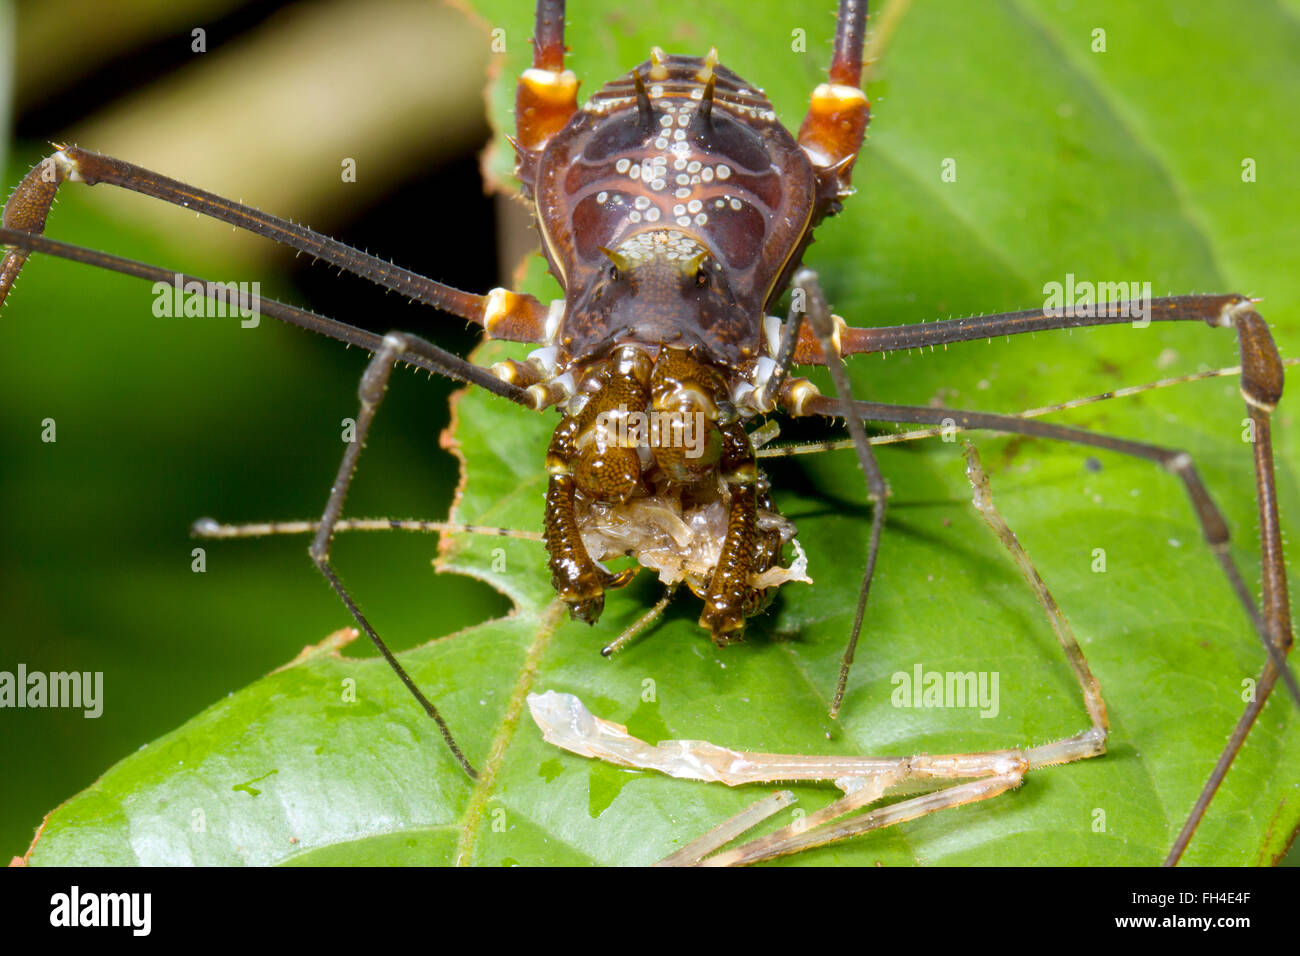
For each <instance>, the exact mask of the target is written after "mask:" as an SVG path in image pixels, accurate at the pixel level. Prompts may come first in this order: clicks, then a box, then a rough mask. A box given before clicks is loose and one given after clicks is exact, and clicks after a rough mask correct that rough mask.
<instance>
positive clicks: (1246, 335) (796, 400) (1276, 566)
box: [783, 296, 1297, 864]
mask: <svg viewBox="0 0 1300 956" xmlns="http://www.w3.org/2000/svg"><path fill="white" fill-rule="evenodd" d="M1204 298H1209V297H1204ZM1219 298H1227V299H1230V300H1232V302H1231V304H1230V305H1229V306H1226V307H1225V308H1224V310H1223V318H1222V321H1221V322H1218V323H1215V324H1224V325H1228V324H1231V325H1235V326H1236V328H1237V329H1238V333H1239V336H1240V339H1241V352H1242V366H1243V370H1242V384H1241V389H1242V394H1243V395H1244V396H1245V398H1246V401H1247V405H1248V411H1249V414H1250V416H1251V421H1252V423H1253V425H1254V428H1255V442H1254V458H1255V471H1256V493H1257V498H1258V506H1259V515H1260V539H1261V578H1262V588H1261V590H1262V600H1261V607H1262V611H1261V610H1260V609H1257V608H1256V606H1255V604H1254V601H1253V600H1251V598H1250V593H1249V591H1248V590H1247V589H1246V587H1245V584H1244V583H1243V582H1242V579H1241V575H1240V573H1238V571H1237V568H1236V565H1235V562H1233V560H1232V557H1231V555H1230V554H1229V553H1228V549H1227V540H1228V528H1227V524H1226V522H1225V521H1224V519H1223V516H1222V513H1221V512H1220V511H1219V509H1218V507H1217V506H1216V505H1215V504H1214V501H1213V499H1212V498H1211V497H1210V494H1209V492H1208V490H1207V489H1206V488H1205V486H1204V484H1203V483H1202V481H1201V479H1200V476H1199V474H1198V473H1197V471H1196V467H1195V464H1194V463H1193V461H1192V458H1191V456H1190V455H1188V454H1187V453H1186V452H1183V451H1178V450H1173V449H1168V448H1161V447H1159V446H1155V445H1150V444H1147V443H1144V442H1135V441H1129V440H1126V439H1120V438H1113V437H1110V436H1107V435H1098V434H1094V433H1092V432H1088V431H1083V430H1081V429H1076V428H1069V427H1067V426H1062V425H1050V424H1047V423H1044V422H1037V421H1029V420H1024V419H1019V418H1014V417H1012V416H1007V415H994V414H988V413H984V412H966V411H958V410H955V409H944V408H932V407H928V408H922V407H916V406H902V405H883V404H878V403H874V402H863V401H855V402H854V403H853V412H854V415H855V416H856V417H860V418H862V419H863V420H866V421H885V422H904V423H911V424H940V423H942V422H943V421H944V420H945V419H947V420H950V421H952V422H954V423H955V424H956V425H957V427H959V428H965V429H976V428H978V429H988V430H990V431H999V432H1005V433H1008V434H1017V435H1027V436H1030V437H1035V438H1048V439H1054V440H1058V441H1067V442H1071V443H1074V444H1080V445H1087V446H1090V447H1094V448H1101V449H1104V450H1108V451H1114V452H1118V453H1120V454H1124V455H1130V456H1133V457H1137V458H1143V459H1146V460H1148V461H1151V462H1154V463H1156V464H1159V465H1160V466H1161V467H1163V468H1165V469H1166V470H1167V471H1170V472H1172V473H1173V474H1175V475H1177V476H1178V477H1179V478H1180V479H1181V480H1182V481H1183V484H1184V486H1185V487H1186V489H1187V492H1188V495H1189V497H1190V498H1191V500H1192V505H1193V508H1194V509H1195V511H1196V514H1197V518H1198V521H1199V522H1200V524H1201V527H1202V530H1203V532H1204V535H1205V538H1206V540H1207V541H1208V542H1209V544H1210V546H1211V548H1212V549H1213V550H1214V552H1215V554H1216V555H1217V556H1218V558H1219V563H1220V566H1221V567H1222V568H1223V569H1224V573H1225V575H1226V576H1227V577H1228V580H1229V582H1230V583H1231V585H1232V587H1233V590H1234V592H1236V593H1237V595H1238V597H1239V598H1240V600H1241V601H1242V603H1243V606H1244V607H1245V609H1246V610H1247V613H1248V614H1249V615H1250V617H1251V620H1252V622H1253V623H1255V624H1256V627H1257V630H1258V631H1259V633H1260V635H1261V638H1262V640H1263V641H1264V644H1265V647H1266V648H1267V649H1268V652H1269V659H1268V660H1267V661H1266V663H1265V666H1264V670H1263V672H1262V673H1261V675H1260V678H1259V681H1258V683H1257V687H1256V696H1255V700H1253V701H1252V702H1251V703H1250V704H1249V706H1248V707H1247V708H1246V711H1245V713H1244V714H1243V715H1242V717H1241V719H1240V720H1239V722H1238V724H1237V728H1236V729H1235V730H1234V732H1233V735H1232V738H1231V739H1230V740H1229V742H1228V745H1227V747H1226V748H1225V750H1224V751H1223V754H1222V756H1221V757H1220V758H1219V762H1218V763H1217V764H1216V766H1215V769H1214V772H1213V773H1212V774H1211V777H1210V779H1209V780H1208V781H1207V782H1206V785H1205V788H1204V790H1203V791H1202V794H1201V797H1200V798H1199V799H1198V800H1197V802H1196V805H1195V806H1194V807H1193V809H1192V811H1191V814H1190V816H1189V818H1188V821H1187V823H1186V824H1185V825H1184V828H1183V832H1182V833H1181V834H1180V836H1179V838H1178V842H1177V843H1176V844H1175V846H1174V848H1173V850H1171V852H1170V857H1169V859H1168V860H1167V861H1166V862H1167V863H1169V864H1172V863H1176V862H1177V860H1178V858H1179V856H1180V855H1181V853H1182V850H1183V849H1184V848H1185V847H1186V845H1187V843H1188V842H1189V841H1190V839H1191V835H1192V833H1193V832H1194V831H1195V828H1196V826H1197V824H1198V823H1199V822H1200V819H1201V817H1202V816H1203V815H1204V813H1205V810H1206V808H1207V807H1208V806H1209V803H1210V800H1211V799H1212V798H1213V795H1214V793H1215V791H1216V790H1217V789H1218V786H1219V784H1220V783H1221V782H1222V780H1223V777H1224V776H1225V775H1226V773H1227V771H1228V768H1229V767H1230V766H1231V764H1232V761H1233V759H1235V757H1236V754H1237V752H1239V750H1240V748H1241V746H1242V744H1243V743H1244V741H1245V738H1246V735H1247V734H1248V733H1249V731H1250V727H1251V726H1252V725H1253V723H1254V721H1255V719H1256V718H1257V717H1258V715H1259V713H1260V711H1261V710H1262V709H1263V706H1264V703H1265V702H1266V700H1267V698H1268V696H1269V694H1270V693H1271V692H1272V689H1273V686H1274V684H1275V683H1276V682H1277V680H1278V678H1279V677H1282V678H1283V679H1284V680H1286V682H1287V684H1288V687H1289V688H1290V689H1291V692H1292V694H1293V695H1297V689H1296V687H1295V678H1294V675H1292V674H1291V672H1290V670H1289V668H1287V666H1286V663H1285V655H1286V653H1287V652H1288V651H1289V650H1290V648H1291V645H1292V635H1291V612H1290V598H1289V595H1288V593H1287V582H1286V569H1285V565H1284V561H1283V552H1282V539H1281V526H1280V523H1279V521H1278V515H1277V494H1276V482H1275V478H1274V474H1273V452H1272V438H1271V432H1270V412H1271V410H1272V408H1273V407H1274V406H1275V404H1276V402H1277V399H1278V398H1279V397H1280V395H1281V391H1282V365H1281V362H1280V360H1279V359H1278V357H1277V352H1276V349H1275V348H1273V342H1272V337H1271V336H1270V335H1269V334H1268V330H1267V326H1265V325H1264V321H1263V319H1261V318H1260V317H1259V316H1258V315H1257V314H1256V313H1255V312H1254V310H1253V308H1251V307H1250V304H1249V301H1248V300H1245V299H1242V298H1241V297H1239V296H1238V297H1219ZM1198 317H1199V316H1198ZM793 384H794V383H787V387H786V389H785V392H784V393H783V398H785V399H787V400H788V407H791V408H792V410H796V414H818V415H825V416H833V417H838V416H840V415H843V414H844V407H843V404H842V402H841V401H840V400H838V399H831V398H827V397H823V396H810V395H807V394H799V395H797V396H796V395H794V394H793V393H794V389H793V388H792V387H791V385H793ZM851 420H852V419H850V421H851Z"/></svg>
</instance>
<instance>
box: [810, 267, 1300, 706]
mask: <svg viewBox="0 0 1300 956" xmlns="http://www.w3.org/2000/svg"><path fill="white" fill-rule="evenodd" d="M1067 311H1068V314H1061V313H1060V311H1059V310H1050V309H1047V308H1043V309H1029V310H1026V311H1023V312H1007V313H1000V314H997V315H985V316H974V317H972V318H968V319H950V320H947V321H942V322H932V323H928V324H926V323H922V324H920V325H908V326H892V327H882V328H876V329H855V328H848V327H845V328H842V329H840V330H839V333H840V334H839V337H838V340H837V342H836V344H837V345H838V347H839V352H840V354H844V355H847V354H852V353H858V352H891V351H897V350H900V349H907V348H916V347H921V346H924V345H931V346H933V345H946V344H949V343H952V342H964V341H970V340H973V339H979V338H989V337H992V336H995V335H1018V334H1023V333H1025V332H1038V331H1050V330H1054V329H1064V328H1078V327H1083V326H1092V325H1111V324H1116V323H1119V322H1138V321H1140V322H1142V323H1147V322H1188V321H1200V322H1205V323H1206V324H1208V325H1210V326H1212V327H1216V328H1234V329H1236V330H1237V343H1238V351H1239V353H1240V355H1241V394H1242V397H1243V398H1244V399H1245V400H1246V406H1247V411H1248V413H1249V414H1250V416H1251V422H1252V427H1253V428H1254V429H1255V432H1256V436H1257V439H1258V440H1257V441H1256V445H1255V452H1256V453H1255V491H1256V498H1257V500H1258V502H1259V508H1260V526H1261V559H1262V561H1263V563H1264V568H1263V574H1262V576H1263V578H1264V588H1263V602H1262V603H1263V606H1264V615H1263V616H1262V617H1261V615H1260V613H1259V610H1258V609H1257V608H1256V606H1255V602H1254V599H1253V598H1252V597H1251V596H1250V592H1249V591H1248V590H1247V589H1246V586H1245V585H1244V583H1242V580H1241V575H1240V573H1239V572H1238V571H1237V568H1236V565H1235V562H1233V560H1232V557H1231V555H1230V554H1229V552H1228V547H1227V525H1226V523H1225V522H1224V521H1223V519H1222V516H1221V515H1219V514H1218V509H1217V508H1215V507H1214V505H1213V502H1212V501H1210V499H1209V496H1208V494H1207V493H1206V492H1205V490H1204V487H1203V486H1200V481H1199V478H1198V479H1196V485H1197V486H1198V488H1199V494H1198V491H1197V490H1196V489H1194V488H1192V487H1191V485H1190V484H1189V488H1188V490H1189V491H1190V492H1192V496H1193V501H1194V503H1196V506H1197V513H1198V515H1199V516H1200V517H1201V525H1202V528H1203V529H1204V531H1205V536H1206V539H1207V540H1209V542H1210V545H1211V547H1212V548H1213V549H1214V552H1215V555H1216V556H1217V557H1218V559H1219V563H1220V565H1221V566H1222V567H1223V570H1224V574H1225V575H1227V577H1228V580H1229V582H1230V583H1231V584H1232V587H1233V589H1234V591H1236V593H1237V595H1238V597H1239V598H1240V599H1241V601H1242V604H1243V606H1244V607H1245V608H1246V611H1247V614H1249V615H1250V617H1251V620H1252V622H1254V624H1255V629H1256V631H1257V632H1258V634H1259V636H1260V640H1261V641H1262V642H1263V643H1264V646H1265V648H1266V649H1267V650H1268V652H1269V656H1270V659H1271V660H1272V661H1273V664H1274V666H1275V667H1276V668H1277V670H1278V672H1279V674H1280V675H1281V677H1282V679H1283V681H1284V682H1285V683H1286V686H1287V689H1288V690H1289V691H1290V693H1291V696H1292V697H1293V698H1295V700H1296V701H1297V703H1300V685H1297V683H1296V680H1295V677H1294V676H1293V675H1292V673H1291V671H1290V669H1289V668H1288V667H1287V666H1286V662H1285V659H1284V654H1285V652H1286V650H1287V649H1288V648H1289V647H1290V643H1291V626H1290V610H1289V607H1288V606H1287V601H1288V598H1287V587H1286V570H1285V566H1284V563H1283V560H1284V559H1283V555H1282V543H1281V530H1280V526H1279V522H1278V517H1277V504H1276V497H1277V491H1276V487H1275V480H1274V478H1273V466H1272V457H1271V447H1272V443H1271V440H1270V436H1269V422H1270V415H1271V413H1272V411H1273V409H1274V408H1275V407H1276V406H1277V403H1278V401H1279V399H1280V398H1281V396H1282V387H1283V381H1284V374H1283V363H1282V360H1281V358H1280V356H1279V355H1278V352H1277V346H1276V345H1275V344H1274V343H1273V336H1272V335H1271V333H1270V332H1269V329H1268V324H1267V323H1266V322H1265V321H1264V319H1263V318H1262V317H1261V316H1260V315H1259V313H1258V312H1257V311H1255V307H1254V302H1253V301H1252V300H1251V299H1248V298H1247V297H1245V296H1243V295H1237V294H1235V293H1234V294H1227V295H1186V296H1170V297H1166V298H1159V299H1152V300H1150V301H1147V302H1143V301H1134V302H1123V303H1110V304H1105V305H1096V306H1092V307H1089V308H1086V309H1077V308H1076V309H1072V310H1067ZM830 352H831V350H828V349H826V348H824V347H823V346H822V345H821V343H820V342H818V341H817V340H816V338H815V336H814V337H810V336H807V335H805V336H804V337H803V339H802V340H801V341H800V345H799V347H798V348H797V349H796V350H795V359H794V360H795V362H806V363H808V364H826V363H827V356H828V355H830ZM795 398H796V404H798V402H799V401H801V400H802V396H801V395H800V396H795ZM881 407H883V406H881ZM795 414H800V412H799V411H798V410H797V409H796V411H795ZM822 414H830V413H828V412H825V411H823V412H822ZM880 420H882V421H885V420H889V421H894V420H899V419H880ZM910 420H911V421H918V422H919V421H922V419H910ZM976 427H985V426H976ZM999 430H1005V429H999ZM1065 433H1070V434H1076V435H1077V434H1085V433H1082V432H1078V431H1077V430H1074V429H1066V430H1064V432H1062V434H1065ZM1021 434H1031V432H1028V431H1026V432H1021ZM1045 437H1051V436H1050V435H1045ZM1066 440H1072V439H1066ZM1081 440H1082V439H1081ZM1261 444H1262V446H1263V447H1265V448H1268V449H1270V453H1269V458H1268V461H1267V463H1265V462H1264V461H1263V460H1262V459H1261V457H1260V455H1259V451H1260V448H1261ZM1148 451H1150V449H1148ZM1146 457H1151V456H1150V455H1149V454H1148V455H1147V456H1146ZM1153 460H1156V459H1153ZM1188 461H1189V462H1190V459H1188ZM1162 464H1165V467H1170V464H1169V463H1166V462H1162ZM1270 529H1271V530H1270Z"/></svg>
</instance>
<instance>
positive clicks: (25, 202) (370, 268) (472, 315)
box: [0, 146, 550, 342]
mask: <svg viewBox="0 0 1300 956" xmlns="http://www.w3.org/2000/svg"><path fill="white" fill-rule="evenodd" d="M65 182H80V183H86V184H87V185H91V186H94V185H97V184H99V183H105V184H108V185H110V186H120V187H122V188H123V189H129V190H132V191H133V192H138V193H142V194H143V195H146V196H152V197H153V198H155V199H161V200H163V201H164V202H169V203H174V204H175V205H178V206H184V207H185V208H186V209H190V210H192V211H194V212H197V213H201V214H203V215H205V216H211V217H212V218H214V219H220V220H221V221H222V222H228V223H230V224H231V225H232V226H235V227H237V228H240V229H246V230H248V231H249V232H253V233H256V234H257V235H259V236H265V237H266V238H268V239H271V240H274V241H275V242H278V243H280V244H282V245H286V246H289V247H290V248H292V249H297V250H298V251H300V252H306V253H308V254H309V255H311V256H313V257H314V258H317V259H321V260H323V261H325V262H328V263H330V264H331V265H335V266H338V267H339V268H340V269H343V270H345V271H347V272H351V273H353V274H354V275H358V276H361V277H362V278H365V279H369V280H370V281H371V282H374V283H376V284H377V285H380V286H382V287H383V288H385V289H392V290H393V291H395V292H400V293H402V294H403V295H405V296H407V297H409V298H410V299H412V300H414V301H416V302H421V303H423V304H425V305H431V306H433V307H434V308H437V309H441V310H443V311H444V312H450V313H451V314H452V315H458V316H460V317H461V318H463V319H467V320H469V321H471V322H476V323H478V324H479V325H481V326H483V327H484V328H485V329H487V331H488V332H489V333H491V334H493V335H494V336H496V337H498V338H504V339H510V340H512V341H516V342H541V341H543V340H544V339H545V335H546V324H547V318H548V316H549V312H550V310H549V309H548V308H547V307H546V306H544V305H542V303H541V302H539V301H537V299H535V298H533V297H532V296H529V295H518V294H516V293H514V292H510V291H509V290H507V289H493V290H492V291H491V292H489V293H488V294H487V295H474V294H472V293H469V292H462V291H460V290H459V289H454V288H452V287H451V286H448V285H444V284H442V283H441V282H435V281H434V280H433V279H427V278H425V277H424V276H421V275H417V274H416V273H414V272H410V271H408V270H406V269H402V268H399V267H397V266H395V265H393V264H392V263H391V262H386V261H385V260H383V259H380V258H378V257H376V256H372V255H370V254H368V253H365V252H362V251H361V250H359V249H353V248H352V247H351V246H348V245H345V244H344V243H341V242H339V241H337V240H335V239H331V238H329V237H328V236H323V235H321V234H320V233H318V232H315V231H313V230H311V229H308V228H307V227H305V226H299V225H297V224H295V223H292V222H289V221H288V220H285V219H280V218H278V217H276V216H271V215H268V214H267V213H264V212H261V211H259V210H257V209H253V208H252V207H250V206H245V205H243V204H241V203H237V202H234V201H232V200H229V199H224V198H222V197H221V196H218V195H216V194H214V193H210V192H207V191H205V190H202V189H197V188H195V187H194V186H190V185H187V184H186V183H182V182H179V181H178V180H175V179H169V178H168V177H166V176H163V175H161V174H159V173H155V172H152V171H150V170H148V169H144V168H143V167H140V166H136V165H133V164H131V163H128V162H124V161H123V160H120V159H114V158H113V157H111V156H101V155H99V154H98V153H92V152H90V151H88V150H84V149H80V148H78V147H76V146H65V147H62V148H60V149H59V150H58V151H57V152H56V153H54V154H53V155H51V156H48V157H46V158H45V159H44V160H42V161H41V162H40V163H38V164H37V165H36V166H35V167H33V168H32V170H31V172H29V173H28V174H27V175H26V176H25V177H23V180H22V182H21V183H19V184H18V187H17V188H16V189H15V190H14V191H13V194H12V195H10V197H9V201H8V202H7V203H5V207H4V216H3V224H4V227H5V229H7V230H15V231H17V232H25V233H33V234H38V235H39V234H41V233H44V231H45V221H46V219H47V217H48V216H49V212H50V207H51V205H52V204H53V203H54V197H55V195H56V193H57V192H58V189H59V186H60V185H62V184H63V183H65ZM5 243H6V244H7V245H10V246H11V247H13V248H10V249H9V250H8V251H7V252H6V254H5V257H4V260H3V261H2V262H0V305H3V304H4V300H5V297H6V296H7V295H8V294H9V290H10V289H11V288H13V284H14V280H15V279H17V278H18V274H19V272H21V271H22V267H23V265H24V263H25V262H26V261H27V257H28V254H29V252H30V251H31V250H33V249H37V248H38V247H37V246H35V245H33V244H31V243H27V242H24V241H23V240H21V239H18V238H16V237H13V236H12V234H11V235H10V236H9V237H8V238H6V239H5Z"/></svg>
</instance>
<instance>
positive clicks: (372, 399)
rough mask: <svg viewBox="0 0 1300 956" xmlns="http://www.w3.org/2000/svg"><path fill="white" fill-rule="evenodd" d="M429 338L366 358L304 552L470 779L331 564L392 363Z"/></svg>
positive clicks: (447, 736) (402, 338)
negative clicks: (352, 427) (338, 457)
mask: <svg viewBox="0 0 1300 956" xmlns="http://www.w3.org/2000/svg"><path fill="white" fill-rule="evenodd" d="M431 347H432V346H430V345H429V343H427V342H424V341H422V340H421V339H418V338H416V337H415V336H411V335H404V334H401V333H396V332H394V333H389V334H388V335H385V336H384V338H383V342H382V344H381V345H380V347H379V349H378V350H377V351H376V352H375V354H374V355H373V356H372V357H371V359H370V363H369V364H368V365H367V366H366V371H365V373H364V374H363V375H362V376H361V387H360V388H359V389H358V390H357V391H358V395H359V397H360V399H361V408H360V411H359V412H358V413H357V427H356V433H355V436H354V438H353V440H352V441H350V442H348V444H347V447H346V449H345V450H344V452H343V461H342V462H341V463H340V464H339V470H338V474H337V476H336V477H335V479H334V484H333V485H332V486H331V487H330V495H329V499H328V501H327V502H326V503H325V511H324V513H323V514H322V515H321V519H320V525H319V526H318V527H317V529H316V537H315V538H314V539H313V540H312V543H311V547H310V548H309V549H308V553H309V554H310V555H311V559H312V561H313V562H314V563H315V564H316V567H317V568H318V569H319V570H320V572H321V574H323V575H324V576H325V580H326V581H328V582H329V585H330V587H332V588H333V589H334V592H335V593H336V594H337V595H338V596H339V598H340V599H341V600H342V601H343V604H344V606H345V607H347V609H348V611H349V612H350V613H351V614H352V617H353V619H354V620H355V621H356V622H357V625H358V626H359V627H360V628H361V630H363V631H364V632H365V633H366V636H368V637H369V638H370V640H371V641H372V642H373V643H374V645H375V647H376V648H377V649H378V650H379V653H380V654H382V655H383V657H384V659H385V660H386V661H388V665H389V666H390V667H391V668H392V669H393V671H394V673H396V674H397V676H398V677H399V678H400V679H401V681H402V683H403V684H405V685H406V689H407V690H409V691H410V692H411V694H412V696H414V697H415V699H416V700H417V701H418V702H419V704H420V706H421V707H423V708H424V712H425V713H426V714H428V715H429V717H430V718H432V719H433V721H434V723H436V724H437V725H438V732H439V733H441V734H442V739H443V740H444V741H445V742H446V744H447V747H448V749H450V750H451V753H452V756H453V757H455V758H456V762H457V763H459V764H460V766H461V769H463V770H464V771H465V773H466V774H468V775H469V777H470V779H476V778H477V777H478V771H477V770H475V769H474V766H473V764H471V763H470V762H469V760H468V759H467V758H466V757H465V754H464V753H462V752H461V749H460V746H459V745H458V744H457V743H456V739H455V738H454V737H453V736H452V734H451V729H450V728H449V727H448V726H447V722H446V721H445V720H443V718H442V715H441V714H440V713H439V712H438V708H437V707H435V706H434V705H433V702H432V701H430V700H429V699H428V698H427V697H426V696H425V695H424V693H423V691H421V690H420V688H419V687H418V686H416V683H415V681H413V680H412V679H411V677H410V675H408V674H407V673H406V670H405V669H404V668H403V667H402V665H401V664H399V663H398V662H397V658H395V657H394V656H393V653H392V651H390V650H389V649H388V645H387V644H385V643H384V641H383V639H382V638H381V637H380V636H379V634H378V633H377V632H376V631H375V629H374V627H372V626H371V624H370V622H369V621H368V620H367V619H366V616H365V615H364V614H362V613H361V608H360V607H358V606H357V603H356V601H355V600H353V598H352V595H351V594H350V593H349V592H348V589H347V588H346V587H344V585H343V582H342V581H341V580H340V579H339V576H338V574H337V573H336V572H335V570H334V568H333V566H332V565H331V564H330V545H331V543H332V542H333V538H334V531H335V529H336V526H337V525H338V522H339V519H340V517H341V516H342V513H343V502H344V500H345V499H346V498H347V494H348V487H349V486H350V485H351V483H352V478H353V476H354V475H355V474H356V470H357V461H358V460H359V459H360V457H361V449H362V447H363V446H364V445H365V442H366V436H367V435H368V434H369V432H370V425H371V423H372V422H373V421H374V418H375V412H376V411H377V410H378V408H379V403H380V401H382V400H383V397H384V392H385V391H386V390H387V388H388V379H389V376H390V375H391V374H392V371H393V364H394V363H395V362H397V361H398V360H399V359H400V357H401V356H402V355H404V354H406V353H407V352H417V353H418V352H421V351H423V350H425V349H426V348H431Z"/></svg>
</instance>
